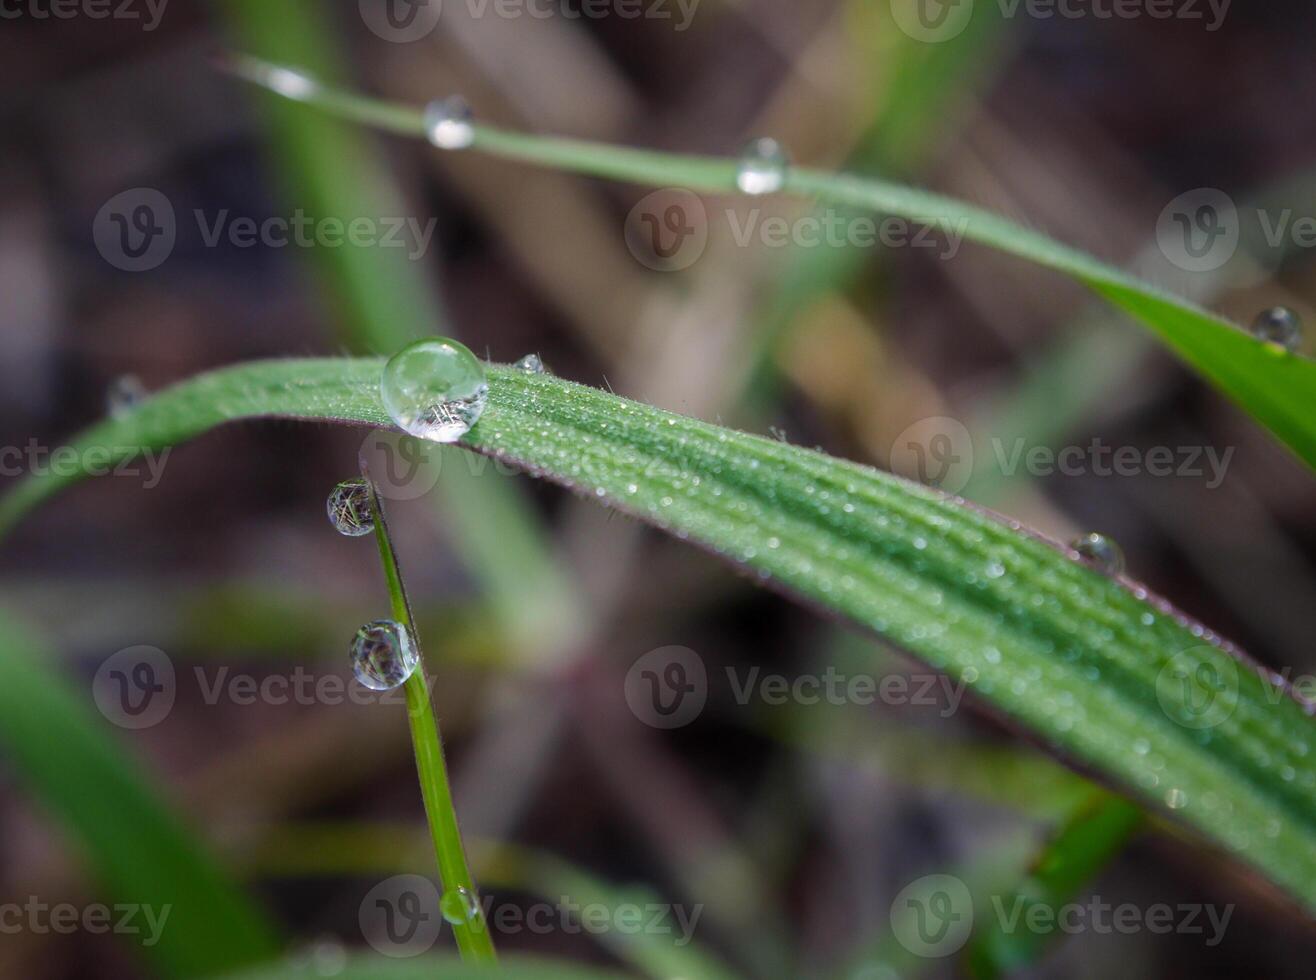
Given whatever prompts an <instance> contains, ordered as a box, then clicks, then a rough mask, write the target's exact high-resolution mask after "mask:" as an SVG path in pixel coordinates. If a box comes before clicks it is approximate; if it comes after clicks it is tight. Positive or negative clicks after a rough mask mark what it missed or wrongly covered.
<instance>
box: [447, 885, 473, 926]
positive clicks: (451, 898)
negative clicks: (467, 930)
mask: <svg viewBox="0 0 1316 980" xmlns="http://www.w3.org/2000/svg"><path fill="white" fill-rule="evenodd" d="M439 912H440V913H442V915H443V917H444V918H445V919H446V920H447V921H448V922H450V923H451V924H452V925H455V926H460V925H464V924H465V923H468V922H469V923H474V922H477V921H479V918H480V902H479V899H477V898H476V897H475V894H474V893H473V892H471V891H470V890H469V889H467V888H464V887H462V886H460V885H459V886H458V887H456V888H454V889H452V890H451V891H446V892H444V893H443V897H442V898H440V899H439Z"/></svg>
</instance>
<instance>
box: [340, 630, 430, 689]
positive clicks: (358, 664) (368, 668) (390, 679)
mask: <svg viewBox="0 0 1316 980" xmlns="http://www.w3.org/2000/svg"><path fill="white" fill-rule="evenodd" d="M418 666H420V654H419V653H418V652H417V650H416V644H415V643H414V642H413V641H412V639H411V632H410V631H409V630H408V629H407V628H406V627H405V626H403V625H402V624H401V623H398V622H394V621H393V620H391V619H378V620H375V621H374V622H373V623H366V625H364V626H362V627H361V628H360V629H359V630H357V631H356V636H354V637H352V671H353V673H355V674H356V679H357V680H358V681H360V682H361V683H362V684H363V685H364V686H366V687H368V688H370V689H371V690H372V691H391V690H393V689H394V688H396V687H401V686H402V685H403V684H405V683H406V681H407V678H408V677H410V676H411V675H412V674H414V673H415V672H416V668H417V667H418Z"/></svg>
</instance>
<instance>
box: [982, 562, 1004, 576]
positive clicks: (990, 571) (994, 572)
mask: <svg viewBox="0 0 1316 980" xmlns="http://www.w3.org/2000/svg"><path fill="white" fill-rule="evenodd" d="M985 574H986V576H987V577H988V578H1000V577H1001V576H1002V575H1004V574H1005V565H1003V564H1002V563H1001V562H999V561H992V562H988V563H987V568H986V569H985Z"/></svg>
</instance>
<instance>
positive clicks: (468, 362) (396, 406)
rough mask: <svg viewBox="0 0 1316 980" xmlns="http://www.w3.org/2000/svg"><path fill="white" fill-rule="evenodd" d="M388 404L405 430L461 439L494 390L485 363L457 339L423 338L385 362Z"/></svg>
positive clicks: (433, 438)
mask: <svg viewBox="0 0 1316 980" xmlns="http://www.w3.org/2000/svg"><path fill="white" fill-rule="evenodd" d="M379 393H380V397H381V398H382V399H383V401H384V408H385V409H386V410H387V411H388V414H389V415H390V416H391V417H392V419H393V421H394V422H396V423H397V424H398V425H399V426H400V427H401V428H402V430H403V431H404V432H406V433H408V434H409V435H413V436H416V437H417V438H420V439H428V440H430V441H431V442H456V441H457V440H458V439H460V438H461V437H462V436H464V435H466V433H467V432H469V431H470V429H471V426H473V425H474V424H475V423H476V421H477V420H478V419H479V418H480V414H481V413H482V412H483V411H484V405H485V401H486V400H487V398H488V395H489V385H488V384H487V383H486V382H485V378H484V367H483V366H482V365H481V364H480V362H479V360H477V359H476V356H475V355H474V354H472V353H471V352H470V351H469V350H467V349H466V348H465V347H463V346H462V345H461V344H459V343H457V341H455V340H448V339H446V338H434V339H431V340H418V341H416V342H415V343H414V344H411V345H410V346H408V347H404V348H403V349H402V350H400V351H398V353H396V354H394V355H393V357H392V358H390V359H389V362H388V364H386V365H385V366H384V376H383V379H382V380H381V381H380V386H379Z"/></svg>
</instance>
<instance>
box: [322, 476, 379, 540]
mask: <svg viewBox="0 0 1316 980" xmlns="http://www.w3.org/2000/svg"><path fill="white" fill-rule="evenodd" d="M325 510H326V511H327V512H328V514H329V523H330V524H332V525H333V526H334V530H336V531H337V532H338V533H339V534H345V535H347V536H348V537H349V538H359V537H361V535H363V534H369V533H370V532H371V531H373V530H374V529H375V512H374V510H373V509H372V508H371V506H370V485H369V484H368V483H366V481H365V480H344V481H343V482H342V483H340V484H338V486H336V487H334V488H333V490H331V491H330V493H329V500H328V501H327V502H326V504H325Z"/></svg>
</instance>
